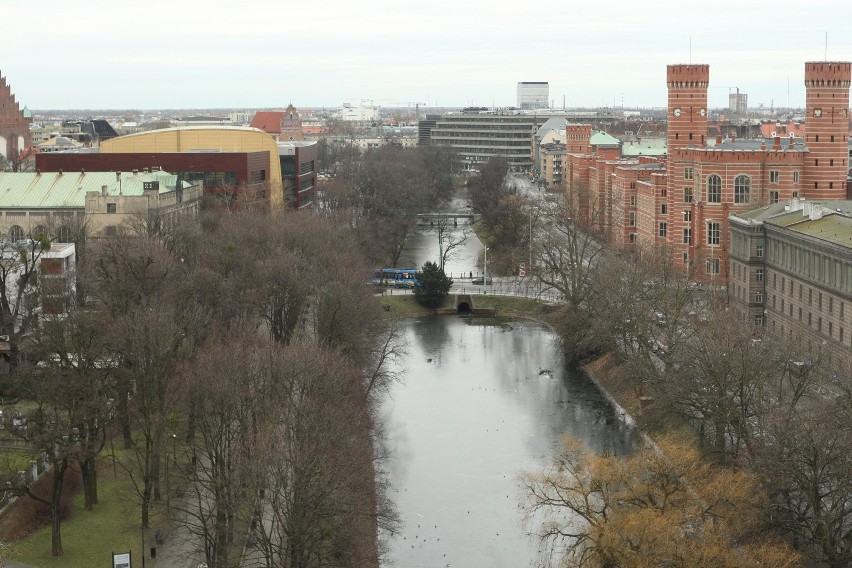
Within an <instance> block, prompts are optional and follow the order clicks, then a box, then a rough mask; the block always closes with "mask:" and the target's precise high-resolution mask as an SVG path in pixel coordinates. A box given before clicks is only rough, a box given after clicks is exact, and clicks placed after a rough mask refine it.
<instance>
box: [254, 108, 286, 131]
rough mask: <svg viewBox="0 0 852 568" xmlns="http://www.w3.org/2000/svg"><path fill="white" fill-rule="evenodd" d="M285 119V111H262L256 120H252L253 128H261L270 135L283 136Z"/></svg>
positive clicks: (255, 117) (256, 115)
mask: <svg viewBox="0 0 852 568" xmlns="http://www.w3.org/2000/svg"><path fill="white" fill-rule="evenodd" d="M283 117H284V111H280V110H276V111H262V112H257V113H255V115H254V118H253V119H251V125H250V126H251V127H252V128H259V129H261V130H263V131H264V132H268V133H269V134H281V119H282V118H283Z"/></svg>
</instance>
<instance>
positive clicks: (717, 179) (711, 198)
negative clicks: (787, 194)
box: [683, 168, 799, 204]
mask: <svg viewBox="0 0 852 568" xmlns="http://www.w3.org/2000/svg"><path fill="white" fill-rule="evenodd" d="M686 169H688V170H691V168H686ZM772 174H778V175H780V173H779V172H778V171H775V170H773V171H771V172H770V181H771V180H772V179H775V180H776V181H774V182H772V183H778V181H777V179H778V175H776V176H773V175H772ZM684 177H686V176H684ZM793 178H794V180H793V181H794V183H799V172H793ZM686 179H693V178H692V174H691V173H690V177H687V178H686ZM705 185H706V200H707V203H721V202H722V177H721V176H719V175H717V174H711V175H709V176H708V177H707V182H706V184H705ZM780 195H781V194H780V192H779V191H777V190H772V191H770V192H769V202H770V203H778V201H779V198H780ZM797 196H798V191H794V192H793V197H797ZM694 201H695V193H694V190H693V188H692V187H684V188H683V202H684V203H693V202H694ZM750 201H751V178H750V177H749V176H747V175H745V174H740V175H738V176H737V177H735V178H734V203H742V204H746V203H749V202H750Z"/></svg>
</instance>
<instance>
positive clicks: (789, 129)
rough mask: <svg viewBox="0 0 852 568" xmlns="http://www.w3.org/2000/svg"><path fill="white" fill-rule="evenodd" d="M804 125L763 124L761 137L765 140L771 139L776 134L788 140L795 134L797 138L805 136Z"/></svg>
mask: <svg viewBox="0 0 852 568" xmlns="http://www.w3.org/2000/svg"><path fill="white" fill-rule="evenodd" d="M804 130H805V129H804V125H803V124H799V123H797V122H790V123H787V124H777V123H775V122H771V123H768V124H767V123H763V124H761V125H760V135H761V136H763V137H764V138H769V137H770V136H772V133H773V132H774V133H775V135H776V136H781V137H782V138H786V137H787V136H789V135H790V134H793V135H794V136H796V137H799V138H800V137H802V136H804Z"/></svg>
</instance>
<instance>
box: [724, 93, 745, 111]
mask: <svg viewBox="0 0 852 568" xmlns="http://www.w3.org/2000/svg"><path fill="white" fill-rule="evenodd" d="M728 110H729V111H731V112H733V113H737V114H745V113H747V112H748V95H747V94H745V93H740V90H739V89H737V92H736V93H730V94H729V95H728Z"/></svg>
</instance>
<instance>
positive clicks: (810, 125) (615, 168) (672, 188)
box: [565, 62, 852, 285]
mask: <svg viewBox="0 0 852 568" xmlns="http://www.w3.org/2000/svg"><path fill="white" fill-rule="evenodd" d="M666 81H667V85H668V132H667V142H668V155H667V157H666V158H665V159H664V160H656V159H655V158H640V159H639V160H625V159H623V158H622V159H615V160H613V159H612V156H611V154H609V153H607V154H603V155H602V154H600V153H596V152H595V151H594V148H593V146H592V145H591V144H590V143H588V142H587V141H584V140H583V139H582V138H583V137H584V136H586V135H587V133H589V134H590V133H591V127H590V126H589V125H568V126H567V133H568V149H569V150H568V156H567V165H566V176H565V177H566V181H567V189H568V192H569V196H570V197H571V198H572V199H573V200H574V201H575V203H579V202H583V201H584V200H585V201H586V203H585V205H584V206H583V207H582V211H581V217H582V218H583V219H584V221H585V222H586V224H587V225H588V226H590V228H593V229H595V230H597V231H599V232H601V233H602V234H604V235H606V236H607V237H608V238H609V239H610V240H611V241H612V242H613V243H615V244H617V245H620V246H623V247H624V248H627V249H634V250H637V251H639V250H641V248H644V247H649V246H653V245H655V244H663V243H665V244H667V245H668V246H669V247H671V249H672V251H673V254H674V255H675V259H676V260H677V261H678V262H680V263H683V265H684V267H686V266H687V265H688V264H689V263H695V262H698V263H700V264H699V267H700V270H699V271H697V272H700V273H703V274H704V279H705V280H706V281H708V282H711V283H714V284H718V285H724V284H725V283H726V282H727V275H728V256H727V250H728V244H729V243H728V241H729V234H730V232H729V225H728V223H729V221H728V217H729V215H730V214H732V213H739V212H745V211H749V210H752V209H755V208H757V207H761V206H764V205H769V204H772V203H777V202H779V201H783V200H790V199H792V198H793V197H806V198H808V199H811V200H832V199H848V198H852V195H849V194H848V190H847V176H848V172H849V163H848V159H849V156H848V144H849V119H848V116H847V114H848V109H849V88H850V82H852V64H850V63H849V62H809V63H806V64H805V86H806V90H807V95H806V113H807V124H806V125H804V132H805V136H804V139H802V138H797V137H795V132H789V134H790V136H788V137H785V138H784V139H783V140H782V137H781V136H780V135H778V132H776V136H774V137H771V138H768V139H767V138H759V139H748V140H742V139H737V138H736V137H735V136H732V137H730V138H727V139H722V136H717V137H715V139H709V138H708V122H707V89H708V86H709V84H710V70H709V66H707V65H691V64H690V65H669V66H668V69H667V74H666ZM798 131H799V130H797V132H798ZM572 135H573V137H574V138H573V139H572ZM587 140H588V139H587ZM580 194H584V195H585V196H587V197H585V198H582V197H577V196H578V195H580Z"/></svg>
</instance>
